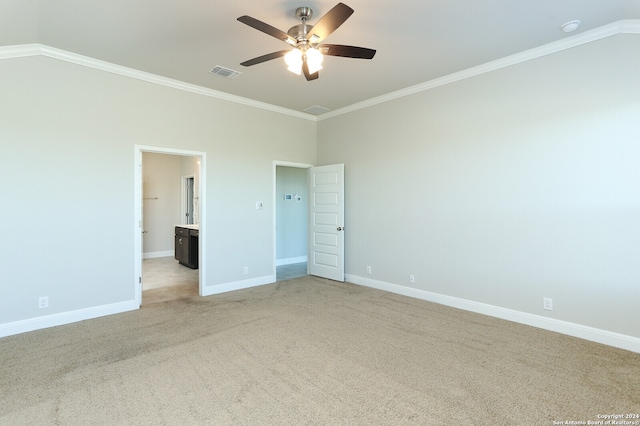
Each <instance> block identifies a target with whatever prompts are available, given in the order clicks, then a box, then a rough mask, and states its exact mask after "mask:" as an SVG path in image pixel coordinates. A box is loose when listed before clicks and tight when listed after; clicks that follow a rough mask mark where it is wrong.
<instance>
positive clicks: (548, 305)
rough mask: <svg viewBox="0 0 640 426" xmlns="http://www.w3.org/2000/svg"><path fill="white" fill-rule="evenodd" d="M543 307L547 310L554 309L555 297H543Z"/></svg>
mask: <svg viewBox="0 0 640 426" xmlns="http://www.w3.org/2000/svg"><path fill="white" fill-rule="evenodd" d="M542 308H543V309H545V310H547V311H553V299H552V298H550V297H543V298H542Z"/></svg>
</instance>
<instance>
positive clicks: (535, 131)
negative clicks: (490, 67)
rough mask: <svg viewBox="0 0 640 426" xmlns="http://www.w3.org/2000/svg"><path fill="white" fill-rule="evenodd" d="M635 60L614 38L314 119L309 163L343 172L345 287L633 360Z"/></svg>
mask: <svg viewBox="0 0 640 426" xmlns="http://www.w3.org/2000/svg"><path fill="white" fill-rule="evenodd" d="M637 52H640V36H638V35H617V36H614V37H609V38H607V39H603V40H600V41H596V42H591V43H589V44H586V45H582V46H578V47H574V48H572V49H570V50H566V51H562V52H559V53H555V54H552V55H549V56H545V57H542V58H539V59H535V60H531V61H528V62H524V63H521V64H519V65H514V66H510V67H508V68H504V69H501V70H497V71H493V72H490V73H487V74H483V75H479V76H476V77H473V78H469V79H466V80H463V81H459V82H456V83H452V84H448V85H445V86H441V87H437V88H434V89H431V90H428V91H425V92H422V93H418V94H413V95H411V96H407V97H403V98H399V99H396V100H394V101H390V102H386V103H383V104H379V105H376V106H371V107H369V108H366V109H361V110H357V111H354V112H351V113H349V114H345V115H340V116H337V117H333V118H329V119H325V120H322V121H321V122H319V123H318V164H319V165H322V164H330V163H338V162H343V163H345V181H346V188H345V189H346V212H347V214H346V229H347V230H348V231H347V234H346V235H345V244H346V259H347V261H346V269H347V270H346V273H347V274H348V277H349V278H350V279H351V280H353V281H356V282H359V283H363V284H366V285H373V286H379V287H382V288H393V289H396V290H397V289H400V291H405V292H406V293H408V294H416V295H422V296H425V298H427V299H428V298H432V299H434V300H438V299H442V300H445V299H446V300H457V301H468V302H471V303H468V304H467V305H469V306H471V305H473V306H478V307H481V306H488V305H490V306H493V307H495V309H493V312H498V311H500V309H503V308H506V310H508V311H509V312H517V313H522V314H523V317H524V316H526V315H535V316H538V318H548V319H551V320H554V321H556V324H560V323H561V322H568V323H572V324H577V325H580V326H585V327H587V328H595V329H597V330H603V331H606V332H609V333H610V335H611V336H614V335H615V334H616V333H620V334H622V335H624V336H631V337H634V338H636V339H635V340H634V341H633V345H635V348H636V350H638V348H640V345H638V342H640V341H639V340H637V338H638V337H640V309H638V301H639V300H640V262H639V261H638V259H640V166H639V165H640V143H639V141H640V84H639V82H640V80H639V79H638V76H640V55H638V54H637ZM367 265H371V266H372V274H371V275H366V273H365V271H366V266H367ZM410 274H414V275H415V283H414V284H410V283H409V275H410ZM402 289H405V290H402ZM413 290H416V291H413ZM441 296H445V297H441ZM543 297H550V298H553V303H554V310H553V311H546V310H543V309H542V299H543ZM447 298H448V299H447ZM462 305H464V303H462ZM489 310H491V309H489ZM505 312H506V311H505ZM540 322H541V321H538V323H540ZM542 322H544V321H542Z"/></svg>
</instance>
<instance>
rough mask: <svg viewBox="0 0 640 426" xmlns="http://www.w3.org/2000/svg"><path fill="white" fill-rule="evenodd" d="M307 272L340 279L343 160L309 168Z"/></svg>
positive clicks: (341, 265) (342, 243)
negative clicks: (341, 162)
mask: <svg viewBox="0 0 640 426" xmlns="http://www.w3.org/2000/svg"><path fill="white" fill-rule="evenodd" d="M307 272H308V273H309V275H316V276H319V277H323V278H328V279H331V280H335V281H344V164H333V165H330V166H320V167H312V168H310V169H309V257H308V262H307Z"/></svg>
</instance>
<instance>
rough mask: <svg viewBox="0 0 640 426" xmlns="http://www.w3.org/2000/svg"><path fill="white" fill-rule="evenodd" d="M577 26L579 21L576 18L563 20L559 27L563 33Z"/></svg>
mask: <svg viewBox="0 0 640 426" xmlns="http://www.w3.org/2000/svg"><path fill="white" fill-rule="evenodd" d="M579 26H580V21H578V20H577V19H576V20H575V21H569V22H565V23H564V24H562V26H561V27H560V28H562V31H564V32H565V33H570V32H572V31H575V30H577V29H578V27H579Z"/></svg>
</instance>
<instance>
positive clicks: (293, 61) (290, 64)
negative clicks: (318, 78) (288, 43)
mask: <svg viewBox="0 0 640 426" xmlns="http://www.w3.org/2000/svg"><path fill="white" fill-rule="evenodd" d="M284 61H285V62H286V64H287V69H288V70H289V71H291V72H292V73H294V74H298V75H300V73H302V52H301V51H300V49H291V51H289V53H287V54H286V55H284Z"/></svg>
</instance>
